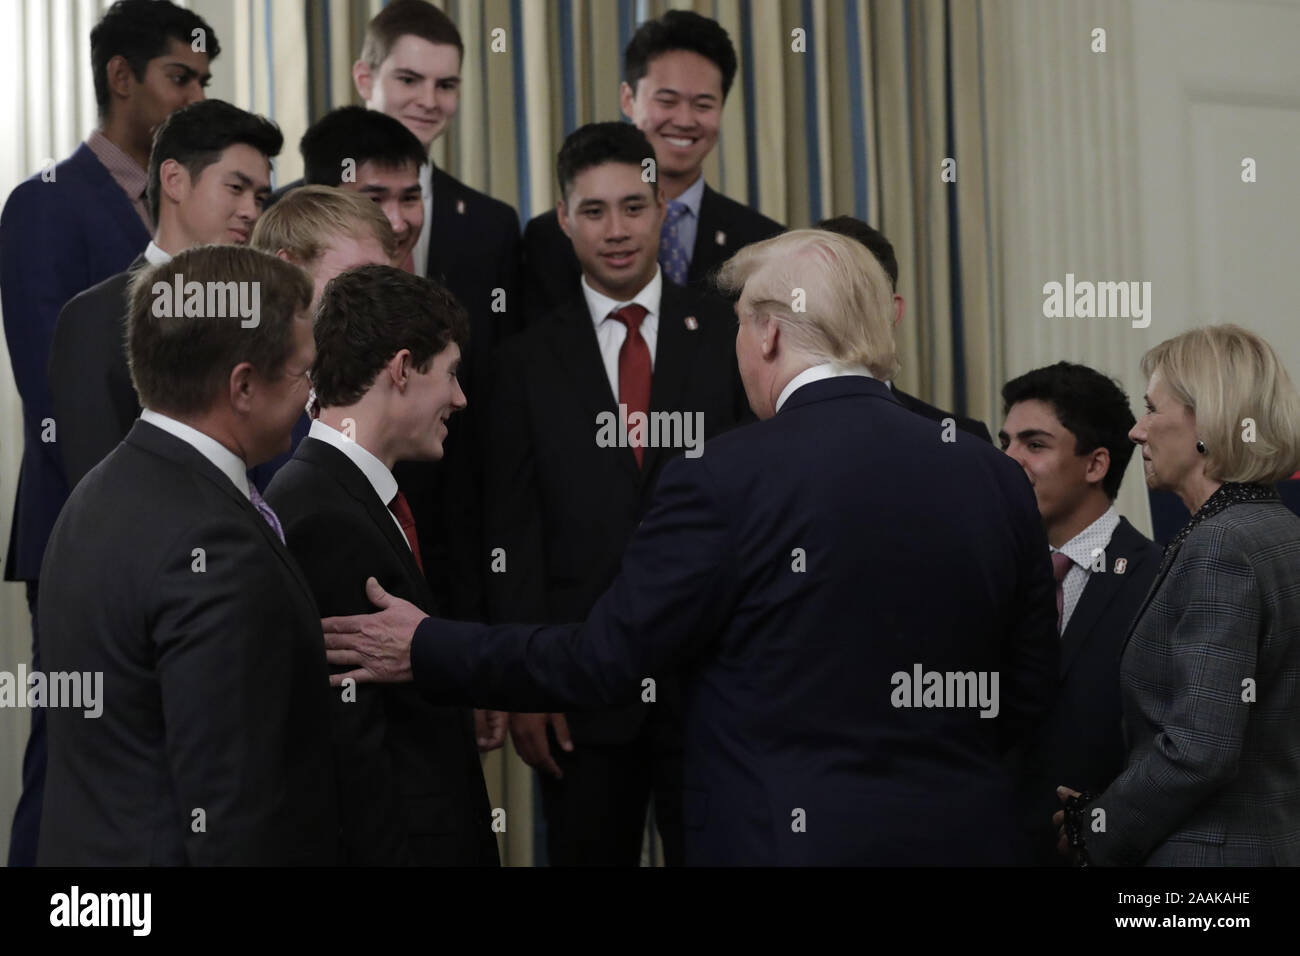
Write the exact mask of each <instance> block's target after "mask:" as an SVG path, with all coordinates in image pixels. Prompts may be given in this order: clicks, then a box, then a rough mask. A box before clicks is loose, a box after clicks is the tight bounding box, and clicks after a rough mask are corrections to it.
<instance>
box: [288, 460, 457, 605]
mask: <svg viewBox="0 0 1300 956" xmlns="http://www.w3.org/2000/svg"><path fill="white" fill-rule="evenodd" d="M293 457H294V458H296V459H298V460H299V461H302V462H305V463H307V464H309V465H312V466H314V467H317V468H321V469H323V470H324V471H325V472H326V473H327V474H328V475H329V476H330V477H331V478H333V479H334V480H335V481H337V482H338V483H339V484H340V485H341V486H342V487H343V490H344V491H346V492H347V493H348V494H349V495H350V496H351V497H352V498H353V499H354V500H355V501H356V502H357V504H358V505H359V506H360V507H361V509H362V510H364V511H365V513H366V515H367V516H368V517H369V518H370V520H371V521H372V522H374V524H375V526H376V527H378V528H379V530H380V532H381V533H382V534H383V536H384V540H385V541H387V542H388V546H389V547H390V548H392V549H393V553H394V554H396V555H397V559H398V560H399V561H401V562H402V569H403V570H404V571H405V572H406V577H407V583H408V584H410V585H411V587H412V589H413V592H414V593H415V595H416V598H417V600H416V601H415V603H416V604H418V605H419V607H420V608H421V609H422V610H428V611H432V610H433V609H434V601H433V592H432V591H431V590H430V589H429V582H428V581H427V580H426V579H425V577H424V573H423V572H422V571H421V570H420V566H419V565H418V564H416V563H415V555H414V553H412V551H411V546H410V545H409V544H408V543H407V541H406V537H405V536H404V535H403V534H402V533H401V532H400V531H399V530H398V527H397V523H396V522H395V521H394V520H393V513H392V512H391V511H389V510H388V506H387V505H386V504H384V502H382V501H380V500H379V495H378V494H376V493H375V489H374V486H373V485H371V484H370V481H369V480H368V479H367V478H366V476H365V475H364V474H363V473H362V472H361V469H359V468H358V467H357V466H356V465H354V464H353V463H352V461H351V460H350V459H349V458H348V456H347V455H345V454H343V452H341V451H339V450H338V449H337V448H335V447H333V446H332V445H330V444H329V443H328V442H323V441H321V440H320V439H319V438H312V437H310V436H308V437H307V438H304V439H303V440H302V441H301V442H299V443H298V450H297V451H296V452H294V455H293Z"/></svg>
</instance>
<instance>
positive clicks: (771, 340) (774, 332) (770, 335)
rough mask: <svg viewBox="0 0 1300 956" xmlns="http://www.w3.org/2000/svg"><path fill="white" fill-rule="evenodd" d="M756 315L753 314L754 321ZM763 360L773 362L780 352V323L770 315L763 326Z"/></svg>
mask: <svg viewBox="0 0 1300 956" xmlns="http://www.w3.org/2000/svg"><path fill="white" fill-rule="evenodd" d="M757 318H758V314H757V313H755V314H754V319H757ZM761 349H762V354H763V358H764V360H766V361H769V362H771V361H775V359H776V357H777V354H778V353H779V352H780V350H781V323H780V322H778V321H777V320H776V319H774V318H772V317H771V316H770V315H769V316H768V317H767V319H766V320H765V322H764V325H763V339H762V343H761Z"/></svg>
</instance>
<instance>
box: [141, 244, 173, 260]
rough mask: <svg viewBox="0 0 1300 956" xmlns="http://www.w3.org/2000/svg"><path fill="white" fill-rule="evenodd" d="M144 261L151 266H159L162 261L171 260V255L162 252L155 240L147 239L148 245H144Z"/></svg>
mask: <svg viewBox="0 0 1300 956" xmlns="http://www.w3.org/2000/svg"><path fill="white" fill-rule="evenodd" d="M144 261H145V262H147V263H149V265H151V266H160V265H162V264H163V263H164V262H171V261H172V257H171V256H170V255H169V254H167V253H166V252H163V251H162V249H161V248H160V247H159V246H158V244H157V243H156V242H154V241H153V240H152V239H150V240H149V245H147V246H145V247H144Z"/></svg>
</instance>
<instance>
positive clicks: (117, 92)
mask: <svg viewBox="0 0 1300 956" xmlns="http://www.w3.org/2000/svg"><path fill="white" fill-rule="evenodd" d="M105 72H106V73H107V76H108V91H109V93H110V94H111V95H112V96H116V97H118V98H119V99H127V98H128V97H130V95H131V90H132V89H133V88H134V87H135V85H136V78H135V73H133V72H132V71H131V64H130V63H128V62H127V61H126V57H124V56H122V55H121V54H120V53H119V54H118V55H117V56H115V57H113V58H112V59H111V60H109V61H108V65H107V66H106V67H105Z"/></svg>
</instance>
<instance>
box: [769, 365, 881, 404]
mask: <svg viewBox="0 0 1300 956" xmlns="http://www.w3.org/2000/svg"><path fill="white" fill-rule="evenodd" d="M844 375H863V376H866V377H867V378H875V376H874V375H872V374H871V373H870V372H869V371H867V369H866V368H865V367H863V366H861V365H840V364H839V363H837V362H823V363H822V364H821V365H814V366H812V367H811V368H806V369H804V370H803V371H802V372H800V373H799V374H798V375H796V376H795V377H794V378H792V379H790V381H789V382H788V383H787V384H786V386H785V388H783V389H781V394H780V395H778V396H777V399H776V410H777V411H778V412H779V411H780V410H781V406H782V405H784V404H785V400H786V399H787V398H789V397H790V396H791V395H793V394H794V393H795V391H796V390H798V389H800V388H803V387H804V386H805V385H810V384H812V383H813V382H820V381H822V380H823V379H827V378H840V377H841V376H844Z"/></svg>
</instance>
